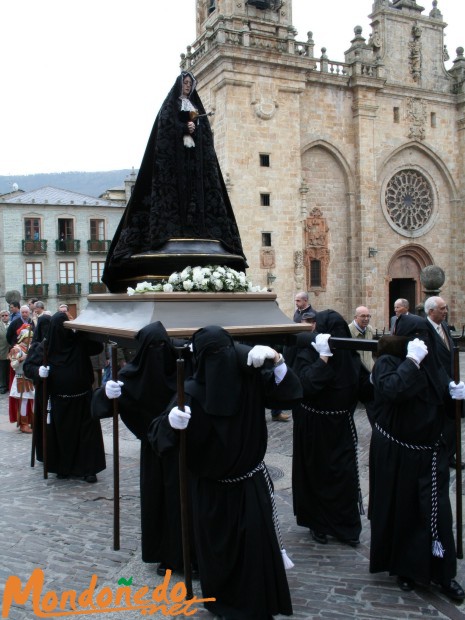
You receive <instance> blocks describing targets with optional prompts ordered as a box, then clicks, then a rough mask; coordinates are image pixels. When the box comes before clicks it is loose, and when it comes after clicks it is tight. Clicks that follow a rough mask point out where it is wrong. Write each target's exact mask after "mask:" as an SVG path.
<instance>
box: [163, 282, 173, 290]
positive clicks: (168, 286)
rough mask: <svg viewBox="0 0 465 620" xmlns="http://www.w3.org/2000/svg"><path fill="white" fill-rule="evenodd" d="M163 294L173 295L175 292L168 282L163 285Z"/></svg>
mask: <svg viewBox="0 0 465 620" xmlns="http://www.w3.org/2000/svg"><path fill="white" fill-rule="evenodd" d="M163 292H164V293H172V292H173V286H172V285H171V284H170V283H169V282H167V283H166V284H164V285H163Z"/></svg>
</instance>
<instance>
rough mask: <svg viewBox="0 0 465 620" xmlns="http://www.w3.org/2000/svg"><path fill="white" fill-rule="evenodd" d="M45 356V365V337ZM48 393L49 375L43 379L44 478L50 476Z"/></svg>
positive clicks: (45, 358)
mask: <svg viewBox="0 0 465 620" xmlns="http://www.w3.org/2000/svg"><path fill="white" fill-rule="evenodd" d="M43 343H44V357H43V365H44V366H47V346H48V343H47V338H44V339H43ZM47 409H48V395H47V377H44V378H43V379H42V460H43V464H44V478H45V480H47V478H48V460H47V417H48V410H47Z"/></svg>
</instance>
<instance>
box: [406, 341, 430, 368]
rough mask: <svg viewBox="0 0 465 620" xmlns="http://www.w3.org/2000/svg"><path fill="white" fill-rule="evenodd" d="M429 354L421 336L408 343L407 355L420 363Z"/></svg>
mask: <svg viewBox="0 0 465 620" xmlns="http://www.w3.org/2000/svg"><path fill="white" fill-rule="evenodd" d="M427 355H428V347H427V346H426V344H425V343H424V342H423V340H420V339H419V338H415V340H411V341H410V342H409V343H408V345H407V357H408V358H410V359H411V360H413V361H414V362H416V363H417V364H420V363H421V362H422V360H424V359H425V357H426V356H427Z"/></svg>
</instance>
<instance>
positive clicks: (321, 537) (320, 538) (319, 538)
mask: <svg viewBox="0 0 465 620" xmlns="http://www.w3.org/2000/svg"><path fill="white" fill-rule="evenodd" d="M310 534H311V535H312V538H313V540H314V541H315V542H317V543H320V545H326V544H327V543H328V537H327V536H326V534H322V533H321V532H314V531H313V530H310Z"/></svg>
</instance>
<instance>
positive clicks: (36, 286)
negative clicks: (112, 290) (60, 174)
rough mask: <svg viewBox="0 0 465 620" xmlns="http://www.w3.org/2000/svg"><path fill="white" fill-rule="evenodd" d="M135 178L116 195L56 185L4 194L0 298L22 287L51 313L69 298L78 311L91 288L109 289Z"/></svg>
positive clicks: (0, 221)
mask: <svg viewBox="0 0 465 620" xmlns="http://www.w3.org/2000/svg"><path fill="white" fill-rule="evenodd" d="M134 180H135V174H133V175H130V176H129V177H128V178H127V179H126V180H125V184H124V185H125V186H124V187H122V188H121V189H118V190H116V189H113V190H111V199H107V198H106V197H105V198H95V197H92V196H85V195H83V194H79V193H76V192H71V191H68V190H62V189H56V188H54V187H43V188H40V189H37V190H34V191H30V192H22V191H20V190H18V191H14V192H11V193H9V194H5V195H3V196H0V255H1V256H2V257H3V261H2V262H1V263H0V298H2V299H5V294H6V293H7V292H8V291H19V292H20V294H21V298H22V300H24V301H27V300H28V299H30V298H37V299H40V300H42V301H43V302H44V303H45V306H46V308H47V309H49V310H51V311H52V312H54V311H56V310H57V309H58V306H59V305H60V304H61V303H67V304H68V306H70V311H71V312H72V313H73V314H74V316H77V314H79V312H80V311H81V310H82V309H83V308H84V307H85V306H86V305H87V295H88V294H89V293H100V292H107V290H106V287H105V285H104V284H102V282H101V280H100V278H101V276H102V272H103V267H104V264H105V258H106V254H107V252H108V248H109V247H110V243H111V240H112V238H113V235H114V233H115V231H116V228H117V226H118V224H119V222H120V220H121V216H122V214H123V211H124V208H125V206H126V204H127V201H128V199H129V196H130V193H131V188H132V186H133V185H134ZM107 194H108V192H107ZM3 305H4V306H6V301H4V302H3Z"/></svg>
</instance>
